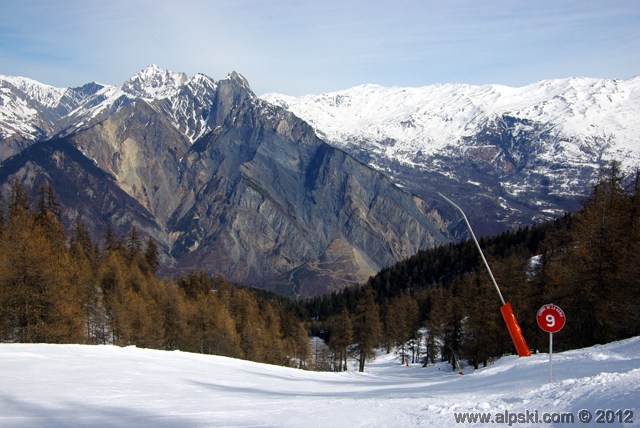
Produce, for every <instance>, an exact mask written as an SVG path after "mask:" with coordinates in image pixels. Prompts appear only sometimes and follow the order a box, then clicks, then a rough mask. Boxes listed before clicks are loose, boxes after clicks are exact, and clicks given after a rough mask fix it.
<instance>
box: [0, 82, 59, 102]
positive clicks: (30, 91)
mask: <svg viewBox="0 0 640 428" xmlns="http://www.w3.org/2000/svg"><path fill="white" fill-rule="evenodd" d="M10 86H12V87H14V88H15V89H17V90H19V91H20V92H22V94H23V95H24V97H26V98H29V99H32V100H35V101H37V102H38V103H40V104H41V105H42V106H44V107H55V106H56V105H57V104H58V102H59V101H60V98H62V96H63V95H64V93H65V92H66V88H56V87H54V86H51V85H46V84H44V83H40V82H38V81H36V80H33V79H29V78H28V77H19V76H18V77H13V76H4V75H0V88H6V87H10Z"/></svg>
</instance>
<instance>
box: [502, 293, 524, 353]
mask: <svg viewBox="0 0 640 428" xmlns="http://www.w3.org/2000/svg"><path fill="white" fill-rule="evenodd" d="M500 312H502V318H504V322H505V323H506V324H507V329H508V330H509V335H510V336H511V340H512V341H513V344H514V345H515V347H516V351H517V352H518V356H519V357H530V356H531V350H530V349H529V345H527V342H526V341H525V340H524V336H523V335H522V330H521V329H520V325H519V324H518V320H517V319H516V316H515V314H514V313H513V308H512V307H511V303H509V302H506V303H505V304H504V305H502V306H500Z"/></svg>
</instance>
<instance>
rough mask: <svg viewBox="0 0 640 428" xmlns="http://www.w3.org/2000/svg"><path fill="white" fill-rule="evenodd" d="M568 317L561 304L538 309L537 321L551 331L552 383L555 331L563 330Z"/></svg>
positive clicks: (543, 328) (545, 329)
mask: <svg viewBox="0 0 640 428" xmlns="http://www.w3.org/2000/svg"><path fill="white" fill-rule="evenodd" d="M566 320H567V318H566V317H565V315H564V311H563V310H562V309H560V306H556V305H554V304H553V303H549V304H547V305H544V306H542V307H541V308H540V309H538V314H537V315H536V321H537V322H538V325H539V326H540V328H541V329H542V330H544V331H546V332H547V333H549V383H551V371H552V368H551V356H552V355H553V333H557V332H559V331H560V330H562V327H564V323H565V322H566Z"/></svg>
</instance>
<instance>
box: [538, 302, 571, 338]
mask: <svg viewBox="0 0 640 428" xmlns="http://www.w3.org/2000/svg"><path fill="white" fill-rule="evenodd" d="M536 319H537V320H538V325H539V326H540V328H541V329H543V330H544V331H546V332H547V333H556V332H558V331H560V330H562V327H564V322H565V316H564V311H563V310H562V309H560V307H559V306H556V305H554V304H553V303H549V304H548V305H544V306H543V307H541V308H540V309H538V316H537V317H536Z"/></svg>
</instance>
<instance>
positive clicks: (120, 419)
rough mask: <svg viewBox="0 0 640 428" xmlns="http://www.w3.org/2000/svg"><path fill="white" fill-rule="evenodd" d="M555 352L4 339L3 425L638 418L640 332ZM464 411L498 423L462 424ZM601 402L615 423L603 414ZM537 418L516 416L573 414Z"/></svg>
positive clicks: (0, 349)
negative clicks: (323, 364) (436, 352)
mask: <svg viewBox="0 0 640 428" xmlns="http://www.w3.org/2000/svg"><path fill="white" fill-rule="evenodd" d="M558 340H560V339H556V340H555V342H556V343H557V341H558ZM548 357H549V356H548V354H546V353H543V354H536V355H533V356H532V357H529V358H518V357H515V356H508V357H503V358H501V359H499V360H498V361H496V362H495V363H494V364H492V365H489V366H488V367H486V368H480V369H478V370H476V371H473V370H470V369H468V368H464V375H459V374H457V373H455V372H451V371H450V366H449V365H446V364H444V363H442V364H439V365H436V366H432V367H428V368H422V367H421V366H420V365H409V367H406V366H404V365H400V364H398V362H397V358H396V357H395V356H394V355H393V354H391V355H380V356H379V357H378V358H377V359H376V361H374V362H372V363H371V364H368V365H367V368H366V371H365V373H358V372H356V371H349V372H343V373H329V372H310V371H303V370H298V369H291V368H284V367H276V366H270V365H265V364H257V363H252V362H247V361H241V360H235V359H230V358H224V357H217V356H208V355H199V354H190V353H184V352H177V351H176V352H167V351H156V350H147V349H140V348H135V347H128V348H118V347H114V346H86V345H47V344H1V345H0V379H2V381H1V382H0V426H2V427H67V426H74V427H120V426H122V427H208V426H212V427H217V426H225V427H249V426H251V427H255V426H261V427H363V426H372V427H416V426H425V427H427V426H428V427H433V426H437V427H447V426H456V425H460V426H493V425H502V426H508V425H509V423H508V422H509V418H513V417H515V416H512V415H517V414H522V417H523V418H524V417H526V416H527V415H529V416H528V417H529V418H532V417H534V416H537V417H538V418H540V420H541V419H542V418H543V416H546V417H549V418H555V419H554V420H559V418H560V417H561V416H562V415H565V416H562V417H564V418H565V420H566V417H567V416H566V415H567V414H571V415H573V417H574V421H575V423H576V424H577V425H580V426H589V425H593V426H603V425H604V426H639V425H640V422H639V421H640V406H639V404H640V386H639V385H640V337H637V338H632V339H628V340H623V341H620V342H615V343H611V344H607V345H602V346H595V347H592V348H587V349H580V350H573V351H569V352H564V353H559V354H554V355H553V382H552V383H549V358H548ZM607 410H610V411H611V412H609V413H606V412H607ZM618 410H620V412H618ZM465 412H471V415H473V414H489V415H490V417H491V418H492V419H490V420H491V421H493V423H481V422H479V421H477V422H476V423H471V424H469V423H467V424H462V423H460V424H457V423H456V415H457V417H458V418H460V417H461V416H460V415H462V414H463V413H465ZM527 412H529V413H527ZM585 412H588V414H590V415H591V417H592V419H591V421H590V423H588V424H585V423H581V422H580V421H581V419H579V417H582V418H586V417H587V413H585ZM616 412H617V413H616ZM561 414H562V415H561ZM600 414H602V418H603V419H604V420H606V418H609V420H614V421H615V423H605V424H602V423H596V422H597V418H598V417H599V415H600ZM501 418H502V419H501ZM501 420H504V422H505V423H504V424H500V421H501ZM531 420H532V419H529V421H524V422H522V423H517V422H516V423H513V420H512V422H511V424H510V425H512V426H563V425H564V424H560V423H556V424H554V423H552V422H550V423H532V422H531ZM550 420H551V419H550ZM620 420H622V421H623V422H620ZM625 422H626V423H625Z"/></svg>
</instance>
